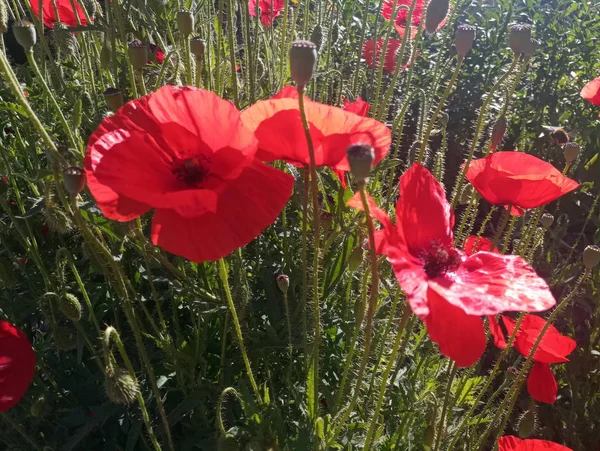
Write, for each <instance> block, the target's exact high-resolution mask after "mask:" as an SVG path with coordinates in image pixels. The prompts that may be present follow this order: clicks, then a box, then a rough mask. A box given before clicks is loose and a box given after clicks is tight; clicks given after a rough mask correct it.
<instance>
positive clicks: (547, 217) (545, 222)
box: [540, 213, 554, 229]
mask: <svg viewBox="0 0 600 451" xmlns="http://www.w3.org/2000/svg"><path fill="white" fill-rule="evenodd" d="M553 223H554V216H552V215H551V214H550V213H544V214H543V215H542V217H541V218H540V224H542V227H543V228H544V229H549V228H550V227H552V224H553Z"/></svg>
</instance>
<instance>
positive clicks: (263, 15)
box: [248, 0, 285, 27]
mask: <svg viewBox="0 0 600 451" xmlns="http://www.w3.org/2000/svg"><path fill="white" fill-rule="evenodd" d="M284 5H285V1H284V0H258V9H259V14H260V21H261V22H262V23H263V25H264V26H265V27H270V26H271V25H273V20H274V19H275V18H276V17H278V16H279V15H280V14H281V11H283V7H284ZM256 6H257V0H248V12H249V13H250V15H251V16H252V17H256Z"/></svg>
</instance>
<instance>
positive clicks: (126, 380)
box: [104, 367, 140, 404]
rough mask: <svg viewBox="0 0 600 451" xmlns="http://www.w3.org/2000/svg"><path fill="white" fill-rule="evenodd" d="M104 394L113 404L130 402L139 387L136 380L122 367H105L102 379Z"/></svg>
mask: <svg viewBox="0 0 600 451" xmlns="http://www.w3.org/2000/svg"><path fill="white" fill-rule="evenodd" d="M104 388H105V389H106V395H107V396H108V399H110V400H111V401H112V402H114V403H115V404H131V403H132V402H133V401H135V399H136V397H137V395H138V393H139V391H140V389H139V387H138V383H137V381H136V380H135V379H134V378H133V377H131V375H130V374H129V373H128V372H127V370H126V369H124V368H119V367H117V368H107V369H106V377H105V379H104Z"/></svg>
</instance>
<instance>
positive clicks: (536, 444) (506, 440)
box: [498, 435, 573, 451]
mask: <svg viewBox="0 0 600 451" xmlns="http://www.w3.org/2000/svg"><path fill="white" fill-rule="evenodd" d="M498 451H573V450H572V449H571V448H567V447H566V446H562V445H559V444H558V443H553V442H548V441H546V440H536V439H527V440H521V439H520V438H517V437H514V436H512V435H507V436H505V437H500V439H499V440H498Z"/></svg>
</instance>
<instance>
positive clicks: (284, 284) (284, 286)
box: [276, 274, 290, 294]
mask: <svg viewBox="0 0 600 451" xmlns="http://www.w3.org/2000/svg"><path fill="white" fill-rule="evenodd" d="M276 280H277V286H278V287H279V289H280V290H281V292H282V293H283V294H287V291H288V288H289V287H290V278H289V277H288V276H286V275H285V274H280V275H278V276H277V279H276Z"/></svg>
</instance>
